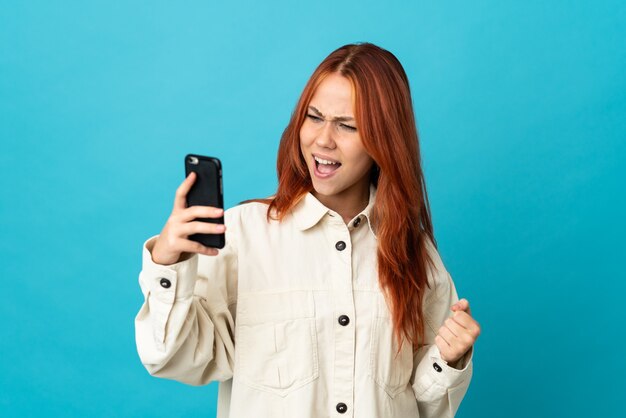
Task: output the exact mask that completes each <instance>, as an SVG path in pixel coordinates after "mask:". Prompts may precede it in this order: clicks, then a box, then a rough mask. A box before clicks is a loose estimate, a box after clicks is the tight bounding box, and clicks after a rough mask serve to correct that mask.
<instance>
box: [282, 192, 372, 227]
mask: <svg viewBox="0 0 626 418" xmlns="http://www.w3.org/2000/svg"><path fill="white" fill-rule="evenodd" d="M375 200H376V187H374V185H373V184H371V183H370V196H369V202H368V204H367V206H366V207H365V209H363V210H362V211H361V212H360V213H359V214H358V215H356V216H355V218H357V217H365V218H366V219H367V224H368V226H369V228H370V230H372V225H371V222H370V214H371V212H372V208H373V207H374V202H375ZM292 213H293V217H294V220H295V222H296V226H297V227H298V228H299V229H300V230H301V231H305V230H307V229H309V228H312V227H314V226H315V225H317V224H318V223H319V221H320V220H321V219H322V218H323V217H324V215H326V214H328V215H330V216H339V214H338V213H337V212H335V211H333V210H331V209H328V208H327V207H326V206H324V205H323V204H322V202H320V201H319V200H317V198H316V197H315V196H313V194H312V193H311V192H308V193H307V194H306V195H304V197H303V198H302V199H300V201H299V202H298V203H297V204H296V206H294V208H293V209H292ZM364 220H365V219H361V221H364ZM350 223H352V221H350ZM373 232H374V231H373V230H372V233H373Z"/></svg>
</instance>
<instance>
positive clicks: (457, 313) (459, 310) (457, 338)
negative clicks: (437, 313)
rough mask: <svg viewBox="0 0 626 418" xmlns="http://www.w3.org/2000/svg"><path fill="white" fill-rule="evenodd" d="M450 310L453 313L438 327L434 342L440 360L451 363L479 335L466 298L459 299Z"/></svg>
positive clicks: (459, 356) (467, 349)
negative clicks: (439, 354)
mask: <svg viewBox="0 0 626 418" xmlns="http://www.w3.org/2000/svg"><path fill="white" fill-rule="evenodd" d="M450 310H452V312H454V313H453V314H452V316H451V317H450V318H448V319H446V320H445V322H444V324H443V325H442V326H441V328H439V332H438V333H437V336H436V337H435V344H437V347H438V348H439V352H440V353H441V358H442V360H444V361H445V362H446V363H448V364H453V363H455V362H456V361H458V360H459V359H460V358H461V357H463V355H464V354H465V353H467V352H468V351H469V349H470V348H471V347H472V346H473V345H474V342H476V339H477V338H478V336H479V335H480V325H478V322H476V321H475V320H474V318H472V314H471V311H470V307H469V302H468V301H467V299H461V300H459V301H458V302H457V303H455V304H454V305H452V307H451V308H450Z"/></svg>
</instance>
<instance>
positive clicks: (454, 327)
mask: <svg viewBox="0 0 626 418" xmlns="http://www.w3.org/2000/svg"><path fill="white" fill-rule="evenodd" d="M443 324H444V326H445V327H446V328H448V329H449V330H450V332H452V334H454V336H455V337H458V336H459V335H462V334H463V332H467V330H466V329H465V327H463V326H461V325H460V324H459V323H457V322H456V321H455V320H454V319H452V318H448V319H446V321H445V322H444V323H443Z"/></svg>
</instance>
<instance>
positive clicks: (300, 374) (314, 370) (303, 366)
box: [235, 291, 319, 396]
mask: <svg viewBox="0 0 626 418" xmlns="http://www.w3.org/2000/svg"><path fill="white" fill-rule="evenodd" d="M237 310H238V312H237V321H236V322H237V326H236V328H237V330H236V334H235V344H236V346H235V351H236V359H237V362H236V364H235V373H236V374H237V375H238V376H239V378H240V379H241V381H242V382H244V383H245V384H247V385H248V386H250V387H253V388H256V389H260V390H264V391H268V392H271V393H274V394H277V395H279V396H287V395H288V394H289V393H291V392H293V391H294V390H296V389H298V388H300V387H302V386H304V385H306V384H308V383H310V382H312V381H313V380H315V379H317V377H318V376H319V362H318V351H317V331H316V328H315V303H314V300H313V294H312V293H311V292H309V291H288V292H278V293H252V294H245V295H241V294H240V295H239V299H238V309H237Z"/></svg>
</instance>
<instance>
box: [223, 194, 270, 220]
mask: <svg viewBox="0 0 626 418" xmlns="http://www.w3.org/2000/svg"><path fill="white" fill-rule="evenodd" d="M271 201H272V199H271V198H267V199H254V200H246V201H243V202H241V203H239V204H237V205H235V206H232V207H230V208H228V209H226V210H225V211H224V222H225V223H226V225H227V227H228V226H229V224H230V226H237V225H242V224H244V223H245V224H251V223H257V222H267V220H268V219H267V211H268V209H269V206H270V203H271Z"/></svg>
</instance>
